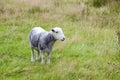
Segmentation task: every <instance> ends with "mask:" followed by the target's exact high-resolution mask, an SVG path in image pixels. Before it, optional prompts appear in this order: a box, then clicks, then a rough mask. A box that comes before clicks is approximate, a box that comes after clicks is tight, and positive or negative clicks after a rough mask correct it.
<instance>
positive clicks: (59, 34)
mask: <svg viewBox="0 0 120 80" xmlns="http://www.w3.org/2000/svg"><path fill="white" fill-rule="evenodd" d="M51 32H52V34H53V37H54V38H55V39H56V40H61V41H64V40H65V35H64V33H63V31H62V29H61V28H59V27H55V28H53V29H51Z"/></svg>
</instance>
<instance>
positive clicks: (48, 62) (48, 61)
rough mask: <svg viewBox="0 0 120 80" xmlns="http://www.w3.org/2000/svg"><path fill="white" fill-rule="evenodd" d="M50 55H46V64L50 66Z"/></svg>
mask: <svg viewBox="0 0 120 80" xmlns="http://www.w3.org/2000/svg"><path fill="white" fill-rule="evenodd" d="M50 56H51V55H50V53H48V57H47V64H50Z"/></svg>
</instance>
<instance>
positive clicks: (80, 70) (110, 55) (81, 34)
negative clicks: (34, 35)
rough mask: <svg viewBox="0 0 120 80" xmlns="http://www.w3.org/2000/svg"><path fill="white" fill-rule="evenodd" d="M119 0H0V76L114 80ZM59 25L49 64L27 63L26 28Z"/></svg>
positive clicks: (118, 71)
mask: <svg viewBox="0 0 120 80" xmlns="http://www.w3.org/2000/svg"><path fill="white" fill-rule="evenodd" d="M119 4H120V2H119V0H115V1H112V0H107V1H106V0H101V2H100V1H99V0H0V80H119V78H120V52H119V49H120V48H119V45H120V43H119V40H117V34H116V31H120V6H119ZM35 26H41V27H42V28H44V29H46V30H48V31H49V30H50V29H51V28H53V27H55V26H59V27H61V28H62V29H63V31H64V34H65V36H66V40H65V41H64V42H61V41H57V42H56V44H55V46H54V49H53V51H52V55H51V64H50V65H47V64H44V65H42V64H40V61H41V60H39V61H37V62H31V61H30V59H31V50H30V47H29V42H28V34H29V31H30V30H31V29H32V28H33V27H35Z"/></svg>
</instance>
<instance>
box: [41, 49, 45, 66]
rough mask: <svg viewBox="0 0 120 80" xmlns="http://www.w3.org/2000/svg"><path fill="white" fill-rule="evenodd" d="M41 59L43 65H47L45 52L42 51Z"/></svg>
mask: <svg viewBox="0 0 120 80" xmlns="http://www.w3.org/2000/svg"><path fill="white" fill-rule="evenodd" d="M41 59H42V61H41V64H44V63H45V56H44V52H43V51H41Z"/></svg>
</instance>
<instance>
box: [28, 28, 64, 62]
mask: <svg viewBox="0 0 120 80" xmlns="http://www.w3.org/2000/svg"><path fill="white" fill-rule="evenodd" d="M53 34H54V33H53V32H52V31H50V32H48V31H45V30H44V29H42V28H40V27H35V28H33V29H32V30H31V32H30V34H29V41H30V46H31V49H32V53H31V61H35V60H34V49H35V50H36V51H37V52H38V53H37V56H36V60H38V59H39V58H40V53H41V57H42V64H43V63H44V53H48V63H50V53H51V51H52V48H53V46H54V43H55V41H56V40H57V39H56V38H55V36H53ZM63 37H64V35H63Z"/></svg>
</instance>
